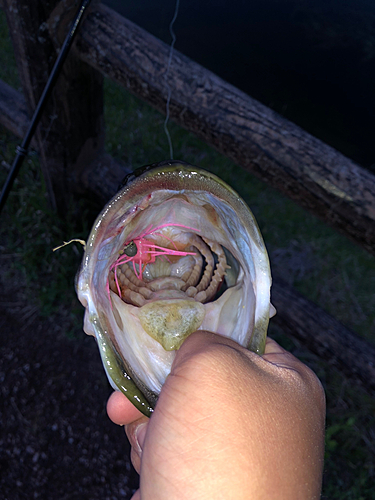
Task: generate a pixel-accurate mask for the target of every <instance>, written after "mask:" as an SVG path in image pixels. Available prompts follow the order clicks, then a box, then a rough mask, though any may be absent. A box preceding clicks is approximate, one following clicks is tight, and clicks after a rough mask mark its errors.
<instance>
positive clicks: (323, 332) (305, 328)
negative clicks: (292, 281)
mask: <svg viewBox="0 0 375 500" xmlns="http://www.w3.org/2000/svg"><path fill="white" fill-rule="evenodd" d="M271 291H272V303H273V304H274V306H275V307H276V310H277V314H276V316H275V317H274V318H272V320H271V321H272V322H273V323H276V324H277V325H279V326H280V327H281V328H282V330H283V331H284V332H285V333H287V334H288V335H291V336H292V337H294V338H296V339H297V340H299V341H300V342H301V343H302V344H303V345H304V346H306V347H308V348H309V349H310V350H311V351H312V352H314V353H315V354H317V355H318V356H319V357H320V358H322V359H326V360H328V361H329V363H330V364H331V365H332V366H335V367H336V368H338V369H339V370H341V371H342V372H344V373H345V374H346V375H348V376H349V377H350V378H352V379H355V380H357V381H360V382H361V384H362V385H363V386H364V387H366V388H367V390H368V391H369V392H372V393H374V392H375V346H374V345H373V344H370V343H369V342H367V341H366V340H364V339H363V338H361V337H359V336H358V335H355V334H354V333H353V332H351V331H350V330H348V329H347V328H345V327H344V326H343V325H342V324H341V323H339V322H338V321H337V320H335V319H334V318H333V317H332V316H330V315H329V314H328V313H326V312H325V311H324V310H323V309H321V308H320V307H318V306H317V305H315V304H314V303H313V302H311V301H309V300H307V299H306V298H305V297H303V296H302V295H300V294H299V293H297V292H296V291H295V290H294V289H293V288H292V287H290V286H289V285H287V284H286V283H283V282H282V281H278V280H277V279H274V280H273V285H272V290H271Z"/></svg>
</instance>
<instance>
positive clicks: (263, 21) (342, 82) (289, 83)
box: [105, 0, 375, 171]
mask: <svg viewBox="0 0 375 500" xmlns="http://www.w3.org/2000/svg"><path fill="white" fill-rule="evenodd" d="M105 3H106V4H108V5H109V6H111V7H112V8H115V9H116V10H117V11H118V12H120V13H121V14H122V15H124V16H125V17H127V18H128V19H130V20H132V21H133V22H135V23H136V24H138V25H140V26H142V27H143V28H145V29H146V30H147V31H149V32H150V33H152V34H154V35H155V36H157V37H158V38H161V39H162V40H164V41H165V42H167V43H168V44H169V43H170V42H171V36H170V34H169V23H170V21H171V19H172V17H173V13H174V9H175V5H176V2H175V0H163V1H162V2H155V0H137V2H123V1H121V0H105ZM174 31H175V33H176V36H177V41H176V45H175V47H176V49H177V50H179V51H180V52H182V53H183V54H185V55H187V56H189V57H190V58H191V59H194V60H195V61H197V62H199V63H200V64H202V65H203V66H205V67H207V68H208V69H210V70H212V71H213V72H215V73H217V74H218V75H219V76H221V77H222V78H224V79H225V80H227V81H228V82H230V83H232V84H233V85H235V86H237V87H238V88H240V89H241V90H243V91H244V92H246V93H247V94H249V95H251V96H252V97H254V98H256V99H258V100H259V101H261V102H262V103H264V104H266V105H267V106H269V107H271V108H272V109H274V110H275V111H277V112H278V113H280V114H282V115H283V116H285V117H286V118H288V119H289V120H291V121H293V122H294V123H296V124H298V125H300V126H301V127H302V128H304V129H305V130H307V131H308V132H310V133H311V134H313V135H315V136H316V137H319V138H320V139H322V140H323V141H325V142H326V143H328V144H330V145H331V146H333V147H335V148H336V149H338V150H340V151H341V152H342V153H344V154H345V155H346V156H349V157H350V158H352V159H353V160H354V161H356V162H357V163H359V164H361V165H363V166H365V167H367V168H370V169H371V170H372V171H375V154H374V147H373V145H374V142H375V141H374V118H375V92H374V91H375V88H374V82H375V2H374V1H373V0H262V1H259V0H258V1H254V0H253V1H248V0H247V1H246V0H205V1H202V0H180V8H179V13H178V16H177V20H176V22H175V25H174Z"/></svg>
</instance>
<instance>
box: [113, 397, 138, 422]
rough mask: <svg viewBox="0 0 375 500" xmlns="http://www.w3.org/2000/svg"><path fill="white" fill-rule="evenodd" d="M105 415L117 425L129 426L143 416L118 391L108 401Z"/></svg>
mask: <svg viewBox="0 0 375 500" xmlns="http://www.w3.org/2000/svg"><path fill="white" fill-rule="evenodd" d="M107 413H108V416H109V418H110V419H111V420H112V422H114V423H115V424H118V425H127V424H130V423H131V422H134V421H135V420H138V419H139V418H141V417H142V416H143V415H142V413H141V412H140V411H139V410H137V408H136V407H135V406H134V405H133V404H132V403H131V402H130V401H129V400H128V398H127V397H126V396H125V395H124V394H123V393H122V392H119V391H115V392H114V393H113V394H111V396H110V398H109V399H108V402H107Z"/></svg>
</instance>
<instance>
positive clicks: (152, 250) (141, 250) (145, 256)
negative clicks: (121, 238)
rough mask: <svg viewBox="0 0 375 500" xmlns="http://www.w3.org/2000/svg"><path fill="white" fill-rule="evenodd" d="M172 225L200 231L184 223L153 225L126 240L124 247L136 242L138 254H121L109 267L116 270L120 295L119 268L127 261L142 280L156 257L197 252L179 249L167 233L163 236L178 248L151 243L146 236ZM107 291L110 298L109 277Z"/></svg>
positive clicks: (119, 293)
mask: <svg viewBox="0 0 375 500" xmlns="http://www.w3.org/2000/svg"><path fill="white" fill-rule="evenodd" d="M170 226H173V227H183V228H184V229H189V230H191V231H195V232H200V230H199V229H195V228H192V227H189V226H185V225H184V224H162V225H160V226H158V227H156V228H153V227H152V225H151V226H149V227H148V228H147V229H146V230H145V231H144V232H143V233H141V235H140V236H138V237H137V238H134V239H130V241H128V242H126V243H125V246H124V247H126V246H128V245H129V244H130V243H131V242H133V243H134V244H135V246H136V247H137V252H136V254H135V255H134V256H128V255H126V254H121V255H120V256H119V257H118V258H117V259H116V261H115V262H114V263H113V264H112V265H111V267H110V269H109V270H110V271H112V270H113V271H114V275H115V283H116V288H117V291H118V295H119V297H121V289H120V285H119V282H118V276H117V269H118V267H119V266H121V265H122V264H126V263H127V262H131V263H132V264H133V270H134V274H135V275H136V277H137V278H138V279H139V280H140V281H142V279H143V272H144V270H145V268H146V266H147V264H150V263H154V262H155V260H156V257H164V258H166V259H167V260H169V259H168V257H167V256H168V255H171V256H173V255H177V256H181V257H185V256H186V255H195V252H185V251H180V250H177V247H176V244H175V243H174V241H173V240H172V239H171V238H168V237H167V236H165V235H163V237H164V238H166V239H167V240H169V241H170V242H171V243H172V244H173V245H174V247H175V248H176V250H173V249H171V248H165V247H161V246H159V245H155V244H154V243H151V242H150V241H148V240H147V239H146V238H145V236H149V235H151V234H153V233H155V232H156V231H159V230H161V229H163V228H165V227H170ZM136 264H137V265H138V267H139V270H137V268H136ZM107 293H108V298H109V299H110V291H109V278H108V280H107Z"/></svg>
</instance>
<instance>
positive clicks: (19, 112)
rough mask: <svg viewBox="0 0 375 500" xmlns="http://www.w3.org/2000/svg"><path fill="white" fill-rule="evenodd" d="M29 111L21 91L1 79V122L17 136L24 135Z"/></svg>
mask: <svg viewBox="0 0 375 500" xmlns="http://www.w3.org/2000/svg"><path fill="white" fill-rule="evenodd" d="M28 119H29V118H28V113H27V106H26V101H25V99H24V97H23V95H22V93H21V92H18V91H17V90H14V89H13V88H12V87H10V86H9V85H8V84H7V83H5V82H3V81H2V80H0V123H1V125H3V126H4V127H6V128H7V129H8V130H9V131H10V132H12V134H14V135H16V136H17V137H23V135H24V134H25V132H26V129H27V123H28Z"/></svg>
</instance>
